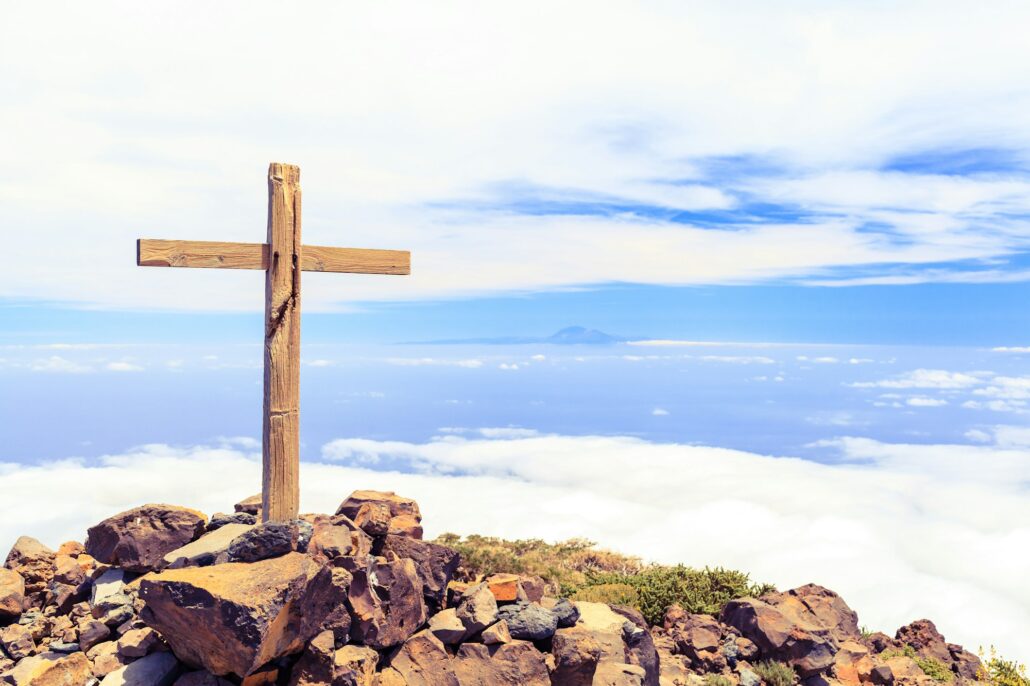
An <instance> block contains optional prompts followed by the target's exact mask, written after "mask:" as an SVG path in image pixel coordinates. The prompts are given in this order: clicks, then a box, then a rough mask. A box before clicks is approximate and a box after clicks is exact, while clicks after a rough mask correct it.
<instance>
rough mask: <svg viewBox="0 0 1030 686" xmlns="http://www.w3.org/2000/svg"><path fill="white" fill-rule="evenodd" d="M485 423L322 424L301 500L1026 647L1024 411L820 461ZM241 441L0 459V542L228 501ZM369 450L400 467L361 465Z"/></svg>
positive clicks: (251, 466) (244, 477) (1028, 513)
mask: <svg viewBox="0 0 1030 686" xmlns="http://www.w3.org/2000/svg"><path fill="white" fill-rule="evenodd" d="M506 432H515V433H511V434H510V436H508V437H506V436H505V433H506ZM488 433H493V437H492V438H485V437H484V438H461V437H458V436H450V437H448V438H446V439H441V440H436V441H432V442H428V443H405V442H389V441H387V442H378V441H369V440H357V439H344V440H338V441H333V442H332V443H329V444H328V445H326V446H325V448H324V449H323V452H324V459H326V460H329V461H332V462H333V463H335V464H319V463H308V462H305V463H304V464H303V465H302V470H301V472H302V477H301V483H302V504H303V508H304V510H305V511H331V510H332V509H333V508H335V507H336V506H337V505H338V503H339V502H340V501H341V500H342V499H343V498H344V497H345V496H346V495H347V493H349V492H350V491H351V490H353V489H355V488H378V489H385V490H394V491H397V492H399V493H403V494H405V495H409V496H412V497H414V498H416V499H418V501H419V503H420V505H421V507H422V511H423V513H424V515H425V525H426V530H427V535H429V536H433V535H436V534H439V533H441V532H443V531H448V530H450V531H456V532H459V533H473V532H476V533H482V534H486V535H500V536H507V537H517V538H530V537H540V538H544V539H548V540H557V539H564V538H568V537H572V536H584V537H587V538H591V539H593V540H597V541H599V542H600V543H601V544H603V545H605V546H607V547H610V548H613V549H617V550H621V551H623V552H626V553H631V554H638V555H642V556H644V557H645V558H648V559H653V560H658V561H662V562H683V563H686V564H691V565H705V564H712V565H724V566H730V567H735V568H740V569H745V570H747V571H749V572H751V574H752V575H753V576H754V577H755V578H757V579H761V580H767V581H771V582H773V583H776V584H777V585H778V586H780V587H783V588H788V587H793V586H796V585H799V584H802V583H806V582H818V583H822V584H824V585H826V586H828V587H830V588H833V589H834V590H836V591H838V592H840V593H841V594H842V595H843V596H844V597H845V599H846V600H847V601H848V602H849V603H850V604H851V606H852V607H853V608H855V609H856V611H857V612H858V613H859V617H860V621H861V622H862V624H865V625H867V626H869V627H871V628H874V629H882V630H886V631H888V632H893V630H894V629H896V628H897V627H898V626H900V625H902V624H904V623H907V622H910V621H912V620H914V619H917V618H920V617H929V618H931V619H933V620H934V621H935V622H936V623H937V625H938V627H939V628H940V629H941V630H942V631H943V633H944V634H945V635H946V636H947V637H948V639H949V640H951V641H954V642H958V643H963V644H965V645H966V646H967V647H972V648H974V649H975V647H976V646H977V645H979V644H981V643H983V644H988V643H995V644H997V645H998V646H999V647H1000V648H1001V649H1002V650H1003V651H1004V652H1005V653H1006V654H1008V655H1010V656H1013V657H1018V658H1021V659H1023V660H1026V659H1028V658H1030V638H1028V637H1030V590H1028V587H1027V585H1026V583H1025V577H1026V573H1027V568H1026V566H1025V565H1022V564H1020V562H1021V560H1022V558H1021V556H1020V554H1019V553H1020V552H1021V551H1024V550H1027V549H1028V546H1030V527H1028V526H1027V524H1026V523H1027V522H1028V521H1030V498H1028V497H1027V495H1028V494H1027V490H1026V489H1027V485H1026V484H1027V482H1028V480H1030V452H1028V445H1030V438H1028V437H1027V435H1026V429H1025V428H1024V427H1017V428H1016V429H1014V430H1012V431H1009V432H1008V433H1006V432H1005V431H1004V427H1002V428H997V429H995V430H993V431H992V433H993V434H994V436H995V437H996V442H995V443H994V444H991V445H979V446H971V445H904V444H886V443H881V442H877V441H871V440H868V439H860V438H842V439H837V440H835V441H832V442H830V444H832V445H833V446H835V447H836V449H837V450H838V451H839V453H840V455H841V457H842V458H843V461H842V462H841V463H840V464H834V465H830V464H818V463H814V462H808V461H804V460H799V459H794V458H784V457H768V456H763V455H757V454H752V453H746V452H740V451H734V450H725V449H719V448H712V447H702V446H687V445H676V444H657V443H648V442H646V441H642V440H639V439H634V438H626V437H601V436H581V437H566V436H540V435H533V434H532V433H531V432H529V431H527V430H522V429H514V430H513V429H500V430H489V431H488ZM984 433H987V432H986V431H985V432H984ZM473 435H483V432H473ZM988 437H989V436H988ZM246 445H247V448H246V450H248V452H241V451H240V450H239V449H232V448H228V447H225V448H192V449H175V448H169V447H167V446H146V447H143V448H139V449H135V450H133V451H129V452H127V453H125V454H121V455H113V456H108V457H105V458H102V459H101V460H99V462H97V463H96V464H93V463H85V462H83V461H81V460H66V461H61V462H54V463H47V464H42V465H37V466H28V465H18V464H4V465H0V473H2V474H3V481H4V488H5V497H4V498H3V499H2V500H0V545H9V544H10V543H12V542H13V541H14V539H15V538H16V537H17V536H18V535H21V534H29V535H34V536H36V537H38V538H40V539H41V540H43V541H44V542H46V543H48V544H50V545H57V544H58V543H60V542H61V541H62V540H65V539H79V540H81V539H82V538H83V536H84V533H85V529H86V528H87V527H88V526H90V525H91V524H93V523H95V522H96V521H99V520H100V519H101V518H103V517H106V516H108V515H110V514H113V513H115V512H118V511H122V510H125V509H128V508H130V507H133V506H135V505H138V504H140V503H143V502H175V503H181V504H183V505H188V506H191V507H197V508H199V509H201V510H204V511H206V512H209V513H210V512H214V511H226V510H229V509H231V507H232V503H234V502H236V501H237V500H239V499H240V498H243V497H246V496H249V495H251V494H253V493H254V492H256V491H257V490H258V488H259V484H260V457H259V455H258V454H257V452H256V451H255V450H254V448H255V446H256V443H253V442H252V443H247V444H246ZM382 465H393V466H395V467H407V468H410V469H416V470H418V473H407V474H402V473H397V472H391V471H373V470H371V469H369V467H370V466H374V467H380V468H381V466H382ZM627 465H632V466H633V468H632V469H627V467H626V466H627ZM201 477H203V478H201ZM456 494H457V496H458V497H456ZM791 494H804V497H792V496H791ZM527 502H531V503H533V507H532V508H526V507H525V504H526V503H527ZM956 503H961V505H962V506H961V507H956V506H955V504H956ZM513 512H516V513H518V514H517V515H516V516H513V515H512V513H513ZM642 521H646V522H647V523H648V525H647V526H646V527H641V526H640V522H642ZM713 522H718V523H719V526H712V525H711V524H712V523H713ZM684 530H689V531H691V532H692V533H691V536H689V537H686V538H684V537H683V536H682V535H681V533H682V532H683V531H684ZM726 531H733V532H737V533H738V534H739V535H735V536H726ZM999 551H1010V554H1008V555H1007V558H1006V559H1008V560H1009V563H1008V564H1005V565H985V564H983V561H984V560H991V559H996V558H997V556H998V555H999Z"/></svg>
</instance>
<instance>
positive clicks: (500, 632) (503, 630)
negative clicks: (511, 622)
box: [479, 619, 511, 646]
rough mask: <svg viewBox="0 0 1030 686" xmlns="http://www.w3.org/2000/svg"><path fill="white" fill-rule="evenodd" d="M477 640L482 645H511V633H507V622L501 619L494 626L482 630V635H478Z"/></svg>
mask: <svg viewBox="0 0 1030 686" xmlns="http://www.w3.org/2000/svg"><path fill="white" fill-rule="evenodd" d="M479 639H480V640H481V641H482V642H483V645H488V646H492V645H496V644H498V643H511V632H510V631H508V622H506V621H504V620H503V619H502V620H501V621H499V622H497V623H496V624H491V625H490V626H488V627H487V628H485V629H483V633H482V634H480V635H479Z"/></svg>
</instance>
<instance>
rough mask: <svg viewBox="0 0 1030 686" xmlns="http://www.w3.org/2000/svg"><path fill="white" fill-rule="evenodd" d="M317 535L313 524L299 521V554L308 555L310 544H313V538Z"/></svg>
mask: <svg viewBox="0 0 1030 686" xmlns="http://www.w3.org/2000/svg"><path fill="white" fill-rule="evenodd" d="M314 533H315V527H313V526H311V522H308V521H305V520H303V519H298V520H297V552H298V553H306V552H307V550H308V543H311V537H312V536H313V535H314Z"/></svg>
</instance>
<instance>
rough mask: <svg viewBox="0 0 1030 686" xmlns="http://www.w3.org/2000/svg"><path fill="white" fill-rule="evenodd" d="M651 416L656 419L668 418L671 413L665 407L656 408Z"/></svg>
mask: <svg viewBox="0 0 1030 686" xmlns="http://www.w3.org/2000/svg"><path fill="white" fill-rule="evenodd" d="M651 414H652V415H654V416H655V417H667V416H669V411H668V410H666V409H665V408H663V407H656V408H654V409H653V410H651Z"/></svg>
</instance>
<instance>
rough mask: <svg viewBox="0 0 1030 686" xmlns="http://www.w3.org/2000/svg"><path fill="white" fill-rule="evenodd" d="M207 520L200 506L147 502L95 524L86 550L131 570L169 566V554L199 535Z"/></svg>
mask: <svg viewBox="0 0 1030 686" xmlns="http://www.w3.org/2000/svg"><path fill="white" fill-rule="evenodd" d="M206 523H207V518H206V517H205V516H204V515H203V514H201V513H200V512H197V511H196V510H190V509H188V508H185V507H178V506H175V505H143V506H142V507H137V508H135V509H132V510H129V511H127V512H122V513H120V514H116V515H114V516H113V517H108V518H107V519H105V520H104V521H102V522H100V523H99V524H97V525H96V526H93V527H91V528H90V530H89V535H88V536H87V538H86V552H87V553H89V554H90V555H92V556H93V557H94V558H96V559H97V560H99V561H100V562H103V563H105V564H110V565H116V566H118V567H121V568H122V569H125V570H127V571H131V572H141V573H142V572H152V571H156V570H159V569H162V568H163V567H164V566H165V561H164V556H165V555H167V554H168V553H170V552H172V551H173V550H176V549H177V548H181V547H182V546H184V545H186V544H187V543H189V542H191V541H193V540H195V539H197V538H199V537H200V536H201V535H202V534H203V533H204V529H205V524H206Z"/></svg>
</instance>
